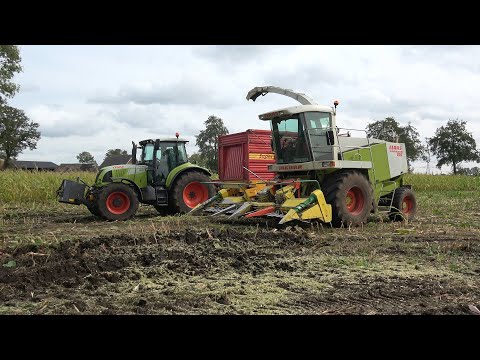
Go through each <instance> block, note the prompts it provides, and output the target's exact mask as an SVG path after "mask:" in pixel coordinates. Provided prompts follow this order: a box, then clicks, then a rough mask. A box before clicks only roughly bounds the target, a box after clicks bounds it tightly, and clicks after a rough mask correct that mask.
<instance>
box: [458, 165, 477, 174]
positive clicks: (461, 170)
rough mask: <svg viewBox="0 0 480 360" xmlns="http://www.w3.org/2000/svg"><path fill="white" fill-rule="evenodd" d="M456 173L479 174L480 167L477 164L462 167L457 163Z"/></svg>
mask: <svg viewBox="0 0 480 360" xmlns="http://www.w3.org/2000/svg"><path fill="white" fill-rule="evenodd" d="M457 174H459V175H467V176H480V168H479V167H478V166H474V167H472V168H463V167H461V166H460V165H459V166H457Z"/></svg>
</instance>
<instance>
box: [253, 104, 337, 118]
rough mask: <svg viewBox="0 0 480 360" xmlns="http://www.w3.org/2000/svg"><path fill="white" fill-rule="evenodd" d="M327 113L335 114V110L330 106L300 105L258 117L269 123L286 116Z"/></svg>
mask: <svg viewBox="0 0 480 360" xmlns="http://www.w3.org/2000/svg"><path fill="white" fill-rule="evenodd" d="M310 111H311V112H315V111H316V112H327V113H333V109H332V108H331V107H329V106H323V105H299V106H292V107H288V108H283V109H278V110H274V111H269V112H268V113H264V114H260V115H258V118H259V119H260V120H263V121H269V120H272V119H273V118H276V117H283V116H285V115H294V114H299V113H303V112H310Z"/></svg>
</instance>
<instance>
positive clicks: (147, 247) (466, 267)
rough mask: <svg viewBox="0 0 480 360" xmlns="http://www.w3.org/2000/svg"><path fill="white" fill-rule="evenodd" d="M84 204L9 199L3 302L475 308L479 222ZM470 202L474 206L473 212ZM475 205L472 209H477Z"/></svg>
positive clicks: (240, 308) (352, 309)
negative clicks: (288, 219)
mask: <svg viewBox="0 0 480 360" xmlns="http://www.w3.org/2000/svg"><path fill="white" fill-rule="evenodd" d="M140 210H141V211H140V213H139V215H138V216H137V217H136V218H135V219H133V220H129V221H126V222H104V221H100V220H97V219H95V218H94V217H93V216H91V215H90V214H89V213H88V212H87V211H86V210H85V209H82V208H73V209H70V208H68V209H67V210H65V208H64V207H62V206H60V205H59V206H58V207H56V208H51V209H37V210H22V209H18V208H16V209H7V210H6V211H4V212H3V215H2V222H1V225H2V227H1V228H0V231H1V232H0V241H3V243H0V314H472V313H473V312H474V311H472V307H475V306H476V307H478V308H480V280H479V279H480V278H479V275H480V230H479V227H480V226H478V227H477V225H480V224H478V222H477V221H478V218H475V219H474V218H472V219H473V220H472V222H470V223H469V225H468V226H461V225H459V224H457V225H455V224H446V223H445V222H444V221H443V220H442V217H441V216H437V217H432V216H431V214H429V213H423V214H419V219H418V220H417V222H412V223H411V224H402V223H390V222H383V221H381V220H378V219H377V220H372V221H371V222H370V223H369V224H368V225H367V226H365V227H361V228H353V229H331V228H328V227H326V226H323V227H322V226H320V225H307V226H303V227H300V226H286V227H283V228H280V229H277V228H272V227H271V226H270V225H269V224H267V223H264V222H262V221H257V222H255V221H252V222H237V223H235V224H230V223H228V222H226V221H223V220H215V221H212V220H210V219H208V218H205V217H196V218H193V219H192V218H191V217H187V216H183V217H160V216H157V214H156V213H155V211H154V210H153V211H152V210H151V209H149V208H148V209H147V208H142V209H140ZM473 211H474V210H472V214H473ZM472 216H473V215H472Z"/></svg>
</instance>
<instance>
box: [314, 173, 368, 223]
mask: <svg viewBox="0 0 480 360" xmlns="http://www.w3.org/2000/svg"><path fill="white" fill-rule="evenodd" d="M323 191H324V194H325V200H326V201H327V203H328V204H331V205H332V225H334V226H341V225H342V224H343V225H344V226H357V225H359V224H361V223H364V222H366V221H367V218H368V215H369V214H370V212H371V210H372V208H373V188H372V185H371V184H370V182H369V181H368V180H367V178H366V177H365V176H364V175H363V174H361V173H359V172H357V171H346V172H339V173H337V174H333V175H332V176H331V177H330V179H328V180H327V181H326V182H325V184H324V186H323Z"/></svg>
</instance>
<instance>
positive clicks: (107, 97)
mask: <svg viewBox="0 0 480 360" xmlns="http://www.w3.org/2000/svg"><path fill="white" fill-rule="evenodd" d="M20 52H21V56H22V65H23V68H24V70H23V73H21V74H19V75H17V76H16V78H15V81H16V82H17V83H19V84H20V86H21V90H20V92H19V93H18V94H17V95H16V96H15V98H14V99H12V100H11V102H10V103H11V105H12V106H15V107H18V108H21V109H23V110H25V112H26V114H27V115H28V116H29V117H30V119H32V120H33V121H35V122H38V123H39V124H40V128H39V130H40V131H41V133H42V137H41V139H40V141H39V142H38V145H37V149H35V150H33V151H30V150H25V151H24V152H23V153H22V154H21V155H20V156H19V160H43V161H52V162H55V163H57V164H60V163H75V162H77V159H76V156H77V155H78V154H79V153H80V152H82V151H89V152H90V153H91V154H92V155H93V156H94V157H95V159H96V160H97V162H98V163H99V164H100V163H101V162H102V161H103V158H104V155H105V152H106V151H107V150H108V149H111V148H122V149H125V150H127V151H130V150H131V141H132V140H134V141H135V142H138V141H139V140H142V139H146V138H157V137H162V136H172V135H174V134H175V132H176V131H178V132H180V134H181V136H182V137H185V138H187V139H189V140H190V143H189V145H188V147H187V150H188V152H189V154H191V153H192V152H194V151H196V150H197V148H196V146H195V135H197V134H198V133H199V132H200V130H202V129H203V126H204V124H203V122H204V121H205V120H206V119H207V118H208V116H209V115H215V116H218V117H220V118H222V119H223V120H224V122H225V125H226V126H227V128H228V129H229V131H230V133H234V132H240V131H244V130H246V129H269V124H268V123H267V122H263V121H260V120H258V116H257V115H258V114H261V113H264V112H267V111H270V110H274V109H277V108H282V107H287V106H294V105H297V104H298V103H297V102H296V101H295V100H293V99H290V98H287V97H284V96H281V95H277V94H269V95H267V96H265V97H260V98H258V100H257V101H256V102H252V101H249V102H247V100H246V99H245V96H246V94H247V92H248V91H249V90H250V89H252V88H253V87H255V86H262V85H274V86H280V87H285V88H290V89H294V90H295V91H298V92H303V93H305V94H307V95H309V96H310V97H312V98H313V99H315V100H316V101H317V102H318V103H319V104H322V105H328V106H331V105H332V103H333V101H334V100H335V99H338V100H339V101H340V105H339V107H338V112H337V125H338V126H339V127H348V128H357V129H365V127H366V125H367V124H368V123H371V122H373V121H375V120H380V119H384V118H385V117H388V116H393V117H394V118H395V119H396V120H397V121H398V122H400V124H401V125H406V124H407V123H408V122H409V121H411V122H412V124H413V125H414V126H415V127H416V128H417V130H418V131H419V133H420V136H421V139H422V140H423V139H424V138H425V137H430V136H432V135H433V134H434V132H435V129H436V128H438V127H440V126H442V125H445V124H446V122H447V121H448V119H456V118H459V119H463V120H466V121H467V129H468V130H469V131H470V132H472V133H473V136H474V138H475V140H476V142H477V144H479V147H480V116H479V115H480V101H479V97H480V95H479V94H480V46H391V45H389V46H365V45H362V46H339V45H337V46H265V45H261V46H250V45H249V46H246V45H242V46H240V45H235V46H233V45H230V46H80V45H75V46H73V45H72V46H30V45H28V46H20ZM425 165H426V164H424V163H420V162H417V163H414V168H415V172H425V170H426V169H425ZM467 165H472V164H467ZM430 167H431V168H435V164H434V163H431V165H430ZM448 171H450V168H449V167H444V168H443V172H448Z"/></svg>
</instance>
